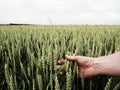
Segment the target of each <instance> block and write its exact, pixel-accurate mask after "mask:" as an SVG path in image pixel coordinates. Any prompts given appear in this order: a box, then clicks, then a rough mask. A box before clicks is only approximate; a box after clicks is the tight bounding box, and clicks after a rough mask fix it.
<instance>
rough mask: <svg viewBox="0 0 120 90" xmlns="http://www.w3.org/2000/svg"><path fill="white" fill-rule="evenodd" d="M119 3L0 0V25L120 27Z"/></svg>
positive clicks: (116, 0)
mask: <svg viewBox="0 0 120 90" xmlns="http://www.w3.org/2000/svg"><path fill="white" fill-rule="evenodd" d="M119 3H120V0H2V1H0V12H1V14H0V22H7V23H10V22H20V23H36V24H50V22H49V19H48V17H49V18H50V19H51V21H52V23H53V24H120V7H119Z"/></svg>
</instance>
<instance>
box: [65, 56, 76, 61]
mask: <svg viewBox="0 0 120 90" xmlns="http://www.w3.org/2000/svg"><path fill="white" fill-rule="evenodd" d="M66 58H67V59H68V60H70V61H76V60H77V56H68V55H66Z"/></svg>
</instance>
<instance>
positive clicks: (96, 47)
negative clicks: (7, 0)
mask: <svg viewBox="0 0 120 90" xmlns="http://www.w3.org/2000/svg"><path fill="white" fill-rule="evenodd" d="M117 51H120V26H102V25H101V26H88V25H86V26H0V89H9V90H112V89H114V90H119V89H120V78H119V77H110V76H97V77H93V78H89V79H85V78H84V71H83V77H82V78H81V79H80V78H79V77H78V71H77V64H76V63H74V62H66V64H65V65H64V66H63V68H62V69H60V70H56V66H57V62H58V60H59V59H62V58H63V59H65V55H66V54H70V55H74V54H75V55H84V56H92V57H98V56H102V55H108V54H111V53H114V52H117ZM61 70H62V71H63V75H62V76H59V75H58V73H59V72H60V71H61Z"/></svg>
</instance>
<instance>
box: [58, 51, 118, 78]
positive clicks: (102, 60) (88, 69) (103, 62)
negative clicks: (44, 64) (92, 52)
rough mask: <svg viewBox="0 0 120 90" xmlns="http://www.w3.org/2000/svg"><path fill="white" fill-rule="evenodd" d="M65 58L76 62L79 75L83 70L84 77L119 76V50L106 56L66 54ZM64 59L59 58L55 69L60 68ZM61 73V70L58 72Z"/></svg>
mask: <svg viewBox="0 0 120 90" xmlns="http://www.w3.org/2000/svg"><path fill="white" fill-rule="evenodd" d="M66 58H67V60H69V61H74V62H77V64H78V72H79V76H80V77H81V76H82V70H84V77H93V76H96V75H111V76H120V52H116V53H114V54H111V55H108V56H101V57H86V56H67V55H66ZM65 62H66V61H65V60H63V59H62V60H59V61H58V63H59V65H58V66H57V69H60V68H61V67H62V65H63V64H65ZM60 74H61V75H62V72H60Z"/></svg>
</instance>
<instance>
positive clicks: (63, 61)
mask: <svg viewBox="0 0 120 90" xmlns="http://www.w3.org/2000/svg"><path fill="white" fill-rule="evenodd" d="M65 62H66V60H64V59H62V60H58V64H59V65H63V64H65Z"/></svg>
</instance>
